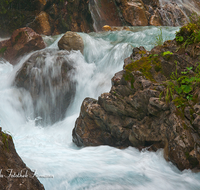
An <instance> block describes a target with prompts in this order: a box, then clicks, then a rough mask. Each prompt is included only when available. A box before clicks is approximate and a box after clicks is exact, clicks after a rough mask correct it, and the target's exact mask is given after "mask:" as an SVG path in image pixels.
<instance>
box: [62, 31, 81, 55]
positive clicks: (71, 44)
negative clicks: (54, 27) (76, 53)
mask: <svg viewBox="0 0 200 190" xmlns="http://www.w3.org/2000/svg"><path fill="white" fill-rule="evenodd" d="M58 47H59V49H61V50H62V49H64V50H68V51H71V50H80V51H81V53H83V49H84V43H83V39H82V38H81V36H80V35H79V34H77V33H76V32H71V31H68V32H66V33H65V34H64V35H63V36H62V38H61V39H60V40H59V42H58Z"/></svg>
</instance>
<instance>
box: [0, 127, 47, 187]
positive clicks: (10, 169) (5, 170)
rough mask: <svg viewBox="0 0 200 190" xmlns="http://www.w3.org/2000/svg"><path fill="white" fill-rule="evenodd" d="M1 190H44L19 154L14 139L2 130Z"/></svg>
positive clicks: (0, 154) (0, 136)
mask: <svg viewBox="0 0 200 190" xmlns="http://www.w3.org/2000/svg"><path fill="white" fill-rule="evenodd" d="M0 168H1V169H0V179H1V183H0V189H2V190H3V189H21V190H27V189H32V190H44V187H43V185H42V184H41V183H40V182H39V180H38V179H37V178H36V176H35V173H34V172H32V171H31V170H30V169H29V168H28V167H27V166H26V164H25V163H24V162H23V161H22V159H21V158H20V157H19V155H18V154H17V152H16V150H15V147H14V144H13V140H12V137H11V136H10V135H8V134H6V133H3V132H2V131H1V128H0Z"/></svg>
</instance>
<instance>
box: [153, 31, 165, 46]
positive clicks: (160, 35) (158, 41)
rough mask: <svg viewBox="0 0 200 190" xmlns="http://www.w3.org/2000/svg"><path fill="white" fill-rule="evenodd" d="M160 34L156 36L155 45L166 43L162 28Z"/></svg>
mask: <svg viewBox="0 0 200 190" xmlns="http://www.w3.org/2000/svg"><path fill="white" fill-rule="evenodd" d="M159 32H160V33H159V34H158V35H157V36H156V41H155V44H154V45H155V46H161V45H163V43H164V39H163V35H162V29H161V28H159Z"/></svg>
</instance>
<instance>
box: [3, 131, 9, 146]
mask: <svg viewBox="0 0 200 190" xmlns="http://www.w3.org/2000/svg"><path fill="white" fill-rule="evenodd" d="M1 136H2V141H3V144H4V147H6V148H7V149H8V148H9V146H8V140H9V138H10V136H9V135H7V134H6V133H3V132H1Z"/></svg>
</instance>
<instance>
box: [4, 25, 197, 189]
mask: <svg viewBox="0 0 200 190" xmlns="http://www.w3.org/2000/svg"><path fill="white" fill-rule="evenodd" d="M177 30H178V28H171V27H162V31H163V32H162V34H163V38H164V40H166V39H173V38H174V37H175V32H176V31H177ZM159 33H160V30H159V28H156V27H134V28H132V31H119V32H117V31H115V32H103V33H90V34H86V33H79V34H80V35H81V37H82V38H83V40H84V46H85V47H84V55H82V54H81V53H80V52H79V51H71V52H66V51H59V50H58V47H57V41H58V39H59V38H60V36H58V39H53V38H51V37H45V38H44V39H45V41H48V42H50V41H51V42H53V44H52V45H50V46H49V47H48V48H46V49H45V50H40V51H37V52H39V53H42V52H44V51H46V52H47V53H46V58H45V59H46V60H48V61H47V62H46V64H45V65H46V66H45V67H53V68H52V69H54V66H55V63H56V57H58V55H59V56H60V54H61V53H62V54H63V53H64V55H62V57H63V59H67V60H70V63H72V64H73V67H74V72H73V75H72V76H71V77H72V78H73V80H74V81H76V83H74V85H75V86H76V93H75V94H74V99H73V101H71V104H70V105H69V107H68V108H67V111H66V114H65V116H64V119H63V120H60V121H58V122H56V123H54V124H51V125H49V126H46V127H43V126H40V125H36V123H37V122H36V121H35V120H36V118H34V117H33V115H32V112H33V110H34V107H33V106H34V105H33V103H32V102H31V96H30V93H29V92H28V91H26V90H22V89H21V88H17V87H16V86H13V85H12V84H13V80H15V79H14V78H15V76H16V75H17V73H18V72H19V71H20V69H21V67H22V65H23V64H24V62H27V61H28V60H30V58H31V57H32V56H34V54H35V53H37V52H32V53H31V54H28V55H26V56H25V57H23V58H22V59H21V61H20V62H19V63H18V64H17V65H16V66H14V67H13V66H12V65H10V64H9V63H8V62H6V61H5V60H1V61H0V81H1V82H0V120H1V127H2V129H3V130H4V131H8V132H10V133H11V135H12V137H13V139H14V143H15V147H16V150H17V152H18V154H19V155H20V157H21V158H22V159H23V161H24V162H25V163H26V165H27V166H28V167H29V168H31V170H33V171H35V174H36V176H37V177H38V179H39V180H40V181H41V183H43V184H44V187H45V189H47V190H58V189H59V190H82V189H87V190H102V189H105V190H131V189H134V190H146V189H151V190H157V189H159V190H174V189H181V190H188V189H192V190H199V189H200V174H195V173H192V172H191V171H190V170H185V171H183V172H180V171H179V170H178V169H177V168H176V167H175V166H173V165H172V164H171V163H169V162H167V161H165V159H164V158H163V151H162V150H160V151H157V152H155V153H153V152H148V151H145V150H143V151H141V152H140V151H139V150H137V149H135V148H133V147H129V148H127V149H124V150H120V149H116V148H113V147H108V146H98V147H86V148H77V147H76V146H75V145H74V144H73V143H72V129H73V127H74V124H75V120H76V118H77V117H78V115H79V113H80V106H81V103H82V101H83V99H84V98H85V97H92V98H98V96H99V95H100V94H101V93H103V92H108V91H109V90H110V87H111V81H110V80H111V78H112V77H113V75H114V73H116V72H117V71H119V70H121V69H122V68H123V62H124V59H125V58H126V57H128V56H129V55H130V54H131V52H132V48H133V47H139V46H144V47H145V48H146V49H148V50H150V49H151V48H152V47H153V46H154V43H155V40H156V36H157V35H158V34H159ZM48 52H50V53H48ZM60 52H61V53H60ZM39 63H41V62H38V64H39ZM42 63H43V62H42ZM48 63H49V64H50V65H48ZM53 65H54V66H53ZM55 69H56V70H57V69H58V68H55ZM46 71H48V70H46ZM47 73H48V72H47ZM55 74H56V73H55ZM44 77H47V78H48V76H45V75H44ZM38 80H39V81H40V80H44V79H41V78H39V77H38ZM52 90H55V89H52ZM56 92H57V91H55V92H54V93H56ZM41 96H42V94H41ZM54 96H56V95H52V96H50V97H48V98H50V99H52V101H54V100H53V97H54ZM42 103H43V102H42V101H41V104H42Z"/></svg>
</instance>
